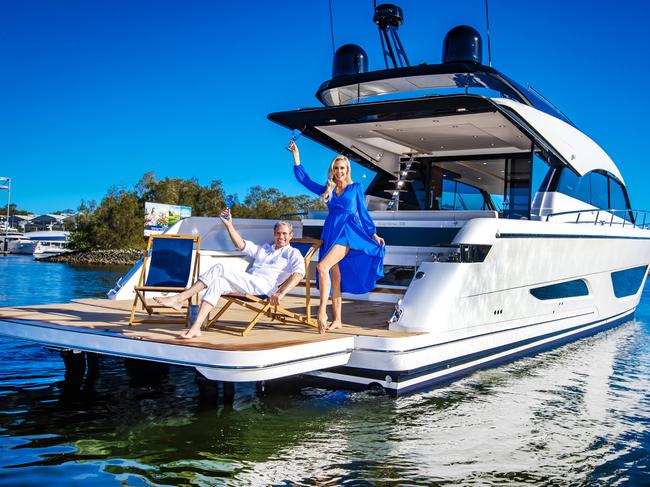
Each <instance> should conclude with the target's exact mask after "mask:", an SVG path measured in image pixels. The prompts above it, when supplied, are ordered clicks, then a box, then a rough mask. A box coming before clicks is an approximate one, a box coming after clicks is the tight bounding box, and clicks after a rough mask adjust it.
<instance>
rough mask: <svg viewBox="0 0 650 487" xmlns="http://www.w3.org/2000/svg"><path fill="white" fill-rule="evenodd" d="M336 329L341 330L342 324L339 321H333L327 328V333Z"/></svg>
mask: <svg viewBox="0 0 650 487" xmlns="http://www.w3.org/2000/svg"><path fill="white" fill-rule="evenodd" d="M338 328H343V323H341V320H334V321H332V322H331V323H330V326H328V327H327V331H332V330H336V329H338Z"/></svg>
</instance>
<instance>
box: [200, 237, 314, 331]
mask: <svg viewBox="0 0 650 487" xmlns="http://www.w3.org/2000/svg"><path fill="white" fill-rule="evenodd" d="M322 244H323V241H322V240H316V239H313V238H294V239H292V240H291V246H292V247H295V248H297V249H298V250H299V251H300V253H301V254H302V256H303V258H304V259H305V278H304V279H305V314H304V315H303V314H300V313H294V312H293V311H289V310H288V309H285V308H283V307H282V306H273V305H272V304H271V303H270V302H269V296H266V295H260V296H255V295H253V294H225V295H223V296H221V297H222V298H223V299H225V300H226V304H224V305H223V307H222V308H221V309H220V310H219V312H218V313H217V314H216V315H215V316H214V317H213V318H211V319H210V318H208V323H207V325H206V326H205V328H206V329H208V328H210V327H214V328H218V329H220V330H228V331H233V332H237V333H241V335H242V336H245V335H246V334H248V332H250V331H251V330H252V329H253V327H254V326H255V325H256V324H257V322H258V321H259V320H260V319H262V318H263V317H265V316H266V317H268V318H271V319H272V320H274V321H279V322H281V323H285V324H290V325H302V326H310V327H313V328H318V322H317V321H316V320H313V319H312V318H311V305H310V303H311V295H310V291H311V281H310V279H309V262H310V260H311V258H312V256H313V255H314V253H315V252H316V251H317V250H318V248H319V247H320V246H321V245H322ZM232 304H238V305H239V306H243V307H244V308H247V309H250V310H251V311H255V312H256V314H255V317H254V318H253V319H252V320H251V321H250V322H249V323H248V324H247V325H246V327H245V328H243V329H242V328H241V327H235V326H228V325H222V324H221V323H217V321H218V320H219V318H221V316H223V314H224V313H225V312H226V310H227V309H228V308H229V307H230V306H231V305H232Z"/></svg>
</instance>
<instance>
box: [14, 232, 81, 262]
mask: <svg viewBox="0 0 650 487" xmlns="http://www.w3.org/2000/svg"><path fill="white" fill-rule="evenodd" d="M69 237H70V232H66V231H62V230H44V231H38V232H27V233H25V234H24V235H23V237H22V238H21V239H20V240H18V241H17V242H15V244H14V245H13V247H12V249H11V252H12V253H14V254H27V255H34V257H40V258H42V257H49V256H51V255H58V254H62V253H66V252H70V249H69V248H68V244H69Z"/></svg>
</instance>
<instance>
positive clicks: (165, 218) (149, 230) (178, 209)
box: [144, 201, 192, 237]
mask: <svg viewBox="0 0 650 487" xmlns="http://www.w3.org/2000/svg"><path fill="white" fill-rule="evenodd" d="M188 216H192V208H191V207H189V206H175V205H166V204H164V203H149V202H148V201H147V202H145V204H144V235H145V237H146V236H149V235H157V234H159V233H163V232H165V231H166V230H167V229H168V228H169V227H171V226H172V225H173V224H174V223H176V222H177V221H178V220H180V219H181V218H185V217H188Z"/></svg>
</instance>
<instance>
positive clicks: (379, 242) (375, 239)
mask: <svg viewBox="0 0 650 487" xmlns="http://www.w3.org/2000/svg"><path fill="white" fill-rule="evenodd" d="M372 239H373V240H374V241H375V242H377V243H378V244H379V246H380V247H383V246H384V245H386V242H384V239H383V238H381V237H380V236H379V235H377V234H376V233H375V234H373V235H372Z"/></svg>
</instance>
